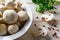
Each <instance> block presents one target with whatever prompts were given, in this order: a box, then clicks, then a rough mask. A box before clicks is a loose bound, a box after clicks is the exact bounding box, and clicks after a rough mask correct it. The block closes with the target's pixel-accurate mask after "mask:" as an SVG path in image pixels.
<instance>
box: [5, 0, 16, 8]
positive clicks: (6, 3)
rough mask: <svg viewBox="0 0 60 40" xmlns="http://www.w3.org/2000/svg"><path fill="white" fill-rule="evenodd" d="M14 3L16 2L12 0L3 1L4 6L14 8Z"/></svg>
mask: <svg viewBox="0 0 60 40" xmlns="http://www.w3.org/2000/svg"><path fill="white" fill-rule="evenodd" d="M16 4H17V3H16V2H15V1H14V0H8V1H6V2H5V6H8V7H10V8H12V9H14V8H15V6H16Z"/></svg>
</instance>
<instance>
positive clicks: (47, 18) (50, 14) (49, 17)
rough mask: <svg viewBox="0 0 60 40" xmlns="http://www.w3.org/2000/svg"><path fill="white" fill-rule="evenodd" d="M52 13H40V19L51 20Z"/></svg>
mask: <svg viewBox="0 0 60 40" xmlns="http://www.w3.org/2000/svg"><path fill="white" fill-rule="evenodd" d="M53 17H54V15H53V14H52V13H46V14H42V16H41V19H42V18H44V20H45V21H50V20H52V19H53Z"/></svg>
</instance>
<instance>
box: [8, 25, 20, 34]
mask: <svg viewBox="0 0 60 40" xmlns="http://www.w3.org/2000/svg"><path fill="white" fill-rule="evenodd" d="M18 30H19V27H18V25H17V24H13V25H9V26H8V32H9V34H14V33H16V32H17V31H18Z"/></svg>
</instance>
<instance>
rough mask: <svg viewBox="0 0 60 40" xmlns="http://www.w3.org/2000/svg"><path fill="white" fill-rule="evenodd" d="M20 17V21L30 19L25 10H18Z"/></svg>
mask: <svg viewBox="0 0 60 40" xmlns="http://www.w3.org/2000/svg"><path fill="white" fill-rule="evenodd" d="M18 17H19V19H18V20H19V21H20V22H23V21H26V20H27V19H28V14H27V12H25V11H19V12H18Z"/></svg>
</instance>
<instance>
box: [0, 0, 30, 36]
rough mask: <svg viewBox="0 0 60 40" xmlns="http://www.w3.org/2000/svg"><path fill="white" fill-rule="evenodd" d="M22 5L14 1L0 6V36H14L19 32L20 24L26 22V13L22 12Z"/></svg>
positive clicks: (11, 0)
mask: <svg viewBox="0 0 60 40" xmlns="http://www.w3.org/2000/svg"><path fill="white" fill-rule="evenodd" d="M21 6H22V4H21V3H18V2H16V1H15V0H10V1H6V2H5V3H4V5H2V4H0V35H6V34H7V33H9V34H14V33H16V32H18V31H19V28H20V26H21V22H23V23H24V22H25V21H26V20H28V18H29V16H28V14H27V12H26V11H24V10H22V8H21Z"/></svg>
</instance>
